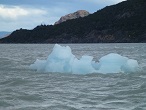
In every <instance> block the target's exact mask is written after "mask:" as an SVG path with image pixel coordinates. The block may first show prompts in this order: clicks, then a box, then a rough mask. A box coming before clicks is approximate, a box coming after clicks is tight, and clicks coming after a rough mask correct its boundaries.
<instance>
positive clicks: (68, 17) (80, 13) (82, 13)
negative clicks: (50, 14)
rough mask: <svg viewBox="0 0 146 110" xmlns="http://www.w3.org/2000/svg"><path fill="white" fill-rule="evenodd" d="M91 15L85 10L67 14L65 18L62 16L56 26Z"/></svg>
mask: <svg viewBox="0 0 146 110" xmlns="http://www.w3.org/2000/svg"><path fill="white" fill-rule="evenodd" d="M89 14H90V13H89V12H88V11H85V10H78V11H76V12H74V13H71V14H67V15H65V16H62V17H61V18H60V19H59V21H57V22H55V25H56V24H60V23H62V22H65V21H67V20H71V19H76V18H80V17H85V16H88V15H89Z"/></svg>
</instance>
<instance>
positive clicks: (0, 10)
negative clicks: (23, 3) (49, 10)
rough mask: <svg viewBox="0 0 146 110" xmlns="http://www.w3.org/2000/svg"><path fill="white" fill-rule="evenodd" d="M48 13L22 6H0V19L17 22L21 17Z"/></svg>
mask: <svg viewBox="0 0 146 110" xmlns="http://www.w3.org/2000/svg"><path fill="white" fill-rule="evenodd" d="M44 14H46V11H44V10H40V9H31V8H23V7H20V6H7V5H0V18H3V19H12V20H17V19H19V18H21V17H27V16H30V15H31V16H32V15H44Z"/></svg>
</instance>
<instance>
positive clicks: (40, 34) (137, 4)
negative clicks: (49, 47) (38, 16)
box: [0, 0, 146, 43]
mask: <svg viewBox="0 0 146 110" xmlns="http://www.w3.org/2000/svg"><path fill="white" fill-rule="evenodd" d="M145 10H146V0H127V1H124V2H121V3H119V4H116V5H112V6H107V7H105V8H103V9H102V10H99V11H97V12H95V13H93V14H90V15H89V16H87V17H84V18H78V19H73V20H69V21H66V22H63V23H61V24H58V25H54V26H53V25H41V26H37V27H36V28H34V29H33V30H24V29H20V30H17V31H14V32H13V33H12V34H11V35H10V36H8V37H7V38H3V39H2V40H0V42H1V43H98V42H104V43H111V42H112V43H115V42H119V43H120V42H129V43H131V42H133V43H134V42H137V43H138V42H146V14H145Z"/></svg>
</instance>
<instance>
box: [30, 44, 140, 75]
mask: <svg viewBox="0 0 146 110" xmlns="http://www.w3.org/2000/svg"><path fill="white" fill-rule="evenodd" d="M30 69H33V70H37V71H38V72H59V73H73V74H88V73H104V74H106V73H134V72H138V71H140V66H139V64H138V62H137V61H136V60H134V59H129V58H128V57H124V56H121V55H119V54H117V53H110V54H108V55H105V56H103V57H101V58H100V59H99V62H95V61H93V57H92V56H87V55H86V56H85V55H84V56H82V57H81V58H80V59H78V58H76V56H75V55H73V54H72V50H71V48H70V47H69V46H60V45H58V44H55V46H54V48H53V50H52V52H51V54H50V55H49V56H48V58H47V60H38V59H37V60H36V61H35V62H34V64H31V65H30Z"/></svg>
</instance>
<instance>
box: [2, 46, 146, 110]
mask: <svg viewBox="0 0 146 110" xmlns="http://www.w3.org/2000/svg"><path fill="white" fill-rule="evenodd" d="M60 45H61V46H69V47H70V48H71V50H72V53H73V55H75V56H76V58H78V59H80V58H81V57H82V56H83V55H87V56H93V60H94V61H96V62H98V61H99V59H100V58H101V57H103V56H105V55H107V54H110V53H117V54H119V55H122V56H124V57H127V58H129V59H134V60H136V61H137V62H138V64H139V66H140V68H141V71H139V72H134V73H121V72H119V73H107V74H103V73H98V72H94V73H90V74H71V73H60V72H42V71H36V70H32V69H30V65H31V64H33V63H34V62H35V61H36V59H39V60H46V59H47V58H48V56H49V55H50V53H51V52H52V50H53V47H54V44H0V110H146V103H145V102H146V44H145V43H139V44H136V43H135V44H134V43H131V44H128V43H115V44H60ZM54 68H57V67H55V66H54Z"/></svg>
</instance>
